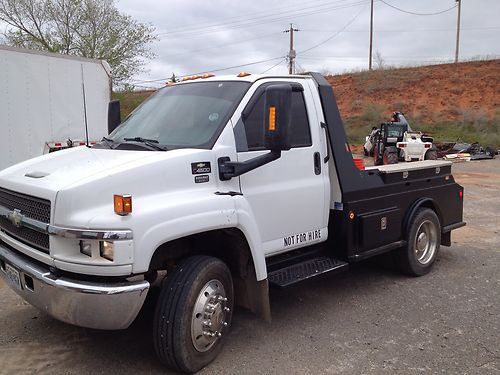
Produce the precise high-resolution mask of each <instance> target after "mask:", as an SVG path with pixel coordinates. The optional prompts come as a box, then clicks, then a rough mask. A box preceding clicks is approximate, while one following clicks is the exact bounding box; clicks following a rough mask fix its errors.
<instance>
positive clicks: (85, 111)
mask: <svg viewBox="0 0 500 375" xmlns="http://www.w3.org/2000/svg"><path fill="white" fill-rule="evenodd" d="M81 68H82V92H83V115H84V118H85V146H87V147H90V144H89V124H88V123H87V101H86V100H85V81H84V80H83V64H82V65H81Z"/></svg>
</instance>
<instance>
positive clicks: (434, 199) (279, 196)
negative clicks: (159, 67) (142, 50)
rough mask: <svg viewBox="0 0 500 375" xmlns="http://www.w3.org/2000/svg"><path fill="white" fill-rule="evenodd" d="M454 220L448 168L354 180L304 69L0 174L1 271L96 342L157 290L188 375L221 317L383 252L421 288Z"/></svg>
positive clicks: (186, 105) (174, 107) (186, 99)
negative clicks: (92, 333)
mask: <svg viewBox="0 0 500 375" xmlns="http://www.w3.org/2000/svg"><path fill="white" fill-rule="evenodd" d="M113 125H114V124H111V126H110V128H112V127H113ZM462 212H463V188H462V187H461V186H460V185H458V184H457V183H455V181H454V179H453V176H452V175H451V163H450V162H446V161H422V162H415V163H410V164H399V165H388V166H380V167H372V168H367V169H365V170H360V169H358V168H356V166H355V163H354V161H353V158H352V155H351V152H350V150H349V146H348V145H347V141H346V135H345V131H344V128H343V125H342V121H341V119H340V115H339V111H338V109H337V104H336V101H335V97H334V94H333V91H332V88H331V86H330V85H329V83H328V82H327V81H326V80H325V79H324V78H323V77H322V76H321V75H319V74H317V73H311V74H309V75H303V76H302V75H301V76H293V75H290V76H253V75H248V74H239V75H238V76H226V77H222V78H218V77H212V76H208V75H206V76H201V77H190V79H188V80H185V81H183V82H180V83H175V84H171V85H168V86H167V87H165V88H163V89H161V90H158V92H157V93H156V94H155V95H153V96H152V97H151V98H150V99H148V100H147V101H146V102H145V103H143V104H142V105H141V106H140V107H139V108H138V109H137V110H136V111H135V112H133V113H132V114H131V115H130V116H129V117H128V118H127V119H126V120H125V121H124V122H123V123H121V124H120V125H119V126H118V127H116V129H115V130H113V131H112V132H111V134H110V135H109V136H108V137H107V138H104V139H103V140H102V142H100V143H99V144H97V145H95V146H93V147H77V148H72V149H68V150H64V151H61V152H57V153H53V154H48V155H44V156H41V157H38V158H35V159H31V160H28V161H26V162H23V163H21V164H17V165H15V166H12V167H10V168H7V169H5V170H3V171H2V172H0V229H1V231H0V275H1V277H2V278H3V279H4V280H5V281H6V282H7V283H8V284H9V285H10V287H11V288H12V289H13V290H14V291H16V292H17V293H18V294H19V295H21V296H22V297H23V298H24V299H25V300H26V301H28V302H30V303H31V304H32V305H34V306H36V307H37V308H39V309H40V310H42V311H45V312H46V313H47V314H49V315H51V316H53V317H55V318H56V319H59V320H62V321H64V322H67V323H71V324H75V325H78V326H83V327H90V328H97V329H109V330H116V329H124V328H127V327H128V326H129V325H130V324H131V323H132V322H133V321H134V319H135V318H136V316H137V315H138V313H139V310H141V307H142V306H143V304H144V301H145V299H146V296H147V295H148V293H150V292H151V291H152V290H159V293H158V297H157V301H156V311H155V316H154V323H153V326H154V329H153V340H154V346H155V349H156V353H157V355H158V357H159V358H160V360H161V361H162V362H163V363H165V364H166V365H168V366H169V367H171V368H173V369H176V370H179V371H184V372H195V371H198V370H199V369H201V368H202V367H204V366H205V365H207V364H208V363H210V362H211V361H212V360H213V359H214V358H215V357H216V356H217V354H218V353H219V352H220V351H221V349H222V346H223V344H224V341H225V339H226V338H227V332H228V330H229V329H230V328H231V318H232V313H233V306H234V305H235V304H237V305H241V306H243V307H246V308H249V309H250V310H252V311H253V312H255V313H256V314H257V315H258V316H260V317H263V318H264V319H267V320H269V319H270V308H269V298H268V289H269V286H270V285H274V286H277V287H285V286H288V285H292V284H294V283H298V282H300V281H303V280H306V279H310V278H312V277H315V276H319V275H324V274H326V273H335V272H338V271H341V270H345V269H347V267H348V265H349V263H352V262H357V261H361V260H364V259H367V258H370V257H373V256H375V255H379V254H382V253H391V254H390V257H391V258H393V259H394V261H395V263H396V264H397V265H398V266H399V267H400V269H401V270H402V271H404V272H406V273H408V274H411V275H415V276H421V275H424V274H425V273H427V272H428V271H429V270H430V268H431V267H432V265H433V263H434V261H435V260H436V256H437V254H438V250H439V247H440V245H444V246H450V244H451V231H452V230H453V229H456V228H459V227H461V226H463V225H465V223H464V222H463V220H462Z"/></svg>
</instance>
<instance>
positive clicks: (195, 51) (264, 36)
mask: <svg viewBox="0 0 500 375" xmlns="http://www.w3.org/2000/svg"><path fill="white" fill-rule="evenodd" d="M278 34H281V32H274V33H269V34H265V35H259V36H256V37H254V38H248V39H244V40H239V41H237V42H231V43H224V44H218V45H215V46H208V47H204V48H199V49H195V50H191V51H185V52H181V53H175V54H173V55H168V57H174V56H182V55H187V54H190V53H198V52H201V51H207V50H210V49H214V48H221V47H226V46H232V45H235V44H238V45H241V44H243V43H246V42H250V41H252V40H257V39H262V38H267V37H269V36H272V35H278Z"/></svg>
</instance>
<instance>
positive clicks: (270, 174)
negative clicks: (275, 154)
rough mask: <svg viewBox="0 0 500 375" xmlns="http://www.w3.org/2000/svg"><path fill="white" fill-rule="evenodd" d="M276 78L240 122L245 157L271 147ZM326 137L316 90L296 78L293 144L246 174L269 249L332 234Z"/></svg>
mask: <svg viewBox="0 0 500 375" xmlns="http://www.w3.org/2000/svg"><path fill="white" fill-rule="evenodd" d="M297 81H299V82H300V80H297ZM271 83H273V82H268V83H264V84H262V85H261V86H260V87H259V88H257V89H256V91H255V92H254V93H253V96H252V98H251V99H250V100H249V102H248V105H247V106H251V107H250V108H245V110H244V111H243V114H244V115H242V116H241V118H240V119H239V121H238V122H237V124H236V126H235V128H234V131H235V138H236V148H237V152H238V160H239V161H246V160H249V159H252V158H255V157H257V156H259V155H262V154H264V153H267V152H269V150H266V149H265V147H264V127H263V119H264V90H265V87H267V86H268V85H269V84H271ZM280 83H281V82H280ZM306 88H307V86H306ZM312 124H313V126H311V125H312ZM320 137H321V130H320V127H319V122H318V120H317V115H316V111H315V107H314V102H313V98H312V96H311V93H310V92H308V91H307V90H306V91H305V90H304V87H303V86H302V84H301V83H296V84H294V91H293V93H292V124H291V131H290V139H291V144H292V148H291V149H290V150H289V151H284V152H282V153H281V158H279V159H278V160H275V161H273V162H271V163H268V164H266V165H264V166H262V167H259V168H257V169H255V170H253V171H251V172H249V173H246V174H243V175H241V176H240V186H241V192H242V193H243V196H244V197H245V199H246V200H247V201H248V202H249V205H250V208H251V211H252V212H251V214H253V217H254V219H255V221H256V223H257V226H258V229H259V232H260V236H261V239H262V242H263V249H264V252H265V253H266V255H269V254H273V253H278V252H281V251H286V250H289V249H292V248H296V247H302V246H305V245H309V244H312V243H315V242H322V241H324V240H326V238H327V220H328V219H327V212H328V208H329V204H328V202H329V194H330V186H329V179H328V169H327V168H328V164H325V163H324V162H323V158H324V156H325V154H326V145H324V144H322V141H321V138H320ZM323 150H324V151H323Z"/></svg>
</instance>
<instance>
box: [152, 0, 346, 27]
mask: <svg viewBox="0 0 500 375" xmlns="http://www.w3.org/2000/svg"><path fill="white" fill-rule="evenodd" d="M345 1H350V0H338V1H336V2H333V3H332V2H331V1H326V2H325V0H314V1H309V5H308V6H307V7H306V8H304V7H303V4H300V5H299V4H297V5H292V6H290V5H284V6H278V7H274V8H268V9H267V10H265V11H260V12H252V17H250V18H248V14H246V15H239V16H233V17H227V18H225V19H223V20H221V22H216V23H210V22H205V23H199V24H197V26H195V27H185V26H180V27H175V28H173V29H171V30H169V31H166V32H162V33H160V34H159V35H162V34H169V33H174V32H185V31H192V30H199V29H204V28H207V27H214V26H224V25H229V24H233V23H238V22H245V21H248V20H254V19H258V18H266V17H270V16H273V15H275V14H270V13H271V12H274V11H276V10H279V9H287V10H286V11H285V13H287V12H296V11H299V10H303V9H307V8H314V7H321V6H325V5H332V4H334V3H341V2H345ZM313 3H320V4H318V5H310V4H313ZM297 7H299V8H298V9H293V8H297ZM257 14H263V15H262V16H258V17H255V15H257ZM234 19H236V21H232V22H227V21H229V20H234ZM238 19H240V20H238Z"/></svg>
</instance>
